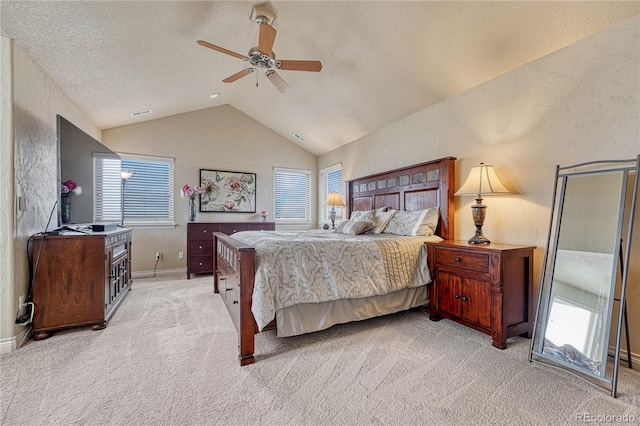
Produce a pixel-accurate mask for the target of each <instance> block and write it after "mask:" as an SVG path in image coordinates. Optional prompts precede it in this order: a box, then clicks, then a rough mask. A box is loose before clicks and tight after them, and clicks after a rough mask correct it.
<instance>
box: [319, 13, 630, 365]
mask: <svg viewBox="0 0 640 426" xmlns="http://www.w3.org/2000/svg"><path fill="white" fill-rule="evenodd" d="M639 33H640V17H635V18H633V19H631V20H628V21H626V22H623V23H621V24H619V25H617V26H615V27H613V28H611V29H609V30H607V31H604V32H602V33H600V34H596V35H593V36H591V37H589V38H587V39H585V40H582V41H580V42H578V43H575V44H574V45H571V46H569V47H567V48H565V49H563V50H561V51H558V52H555V53H553V54H551V55H549V56H547V57H544V58H541V59H539V60H536V61H534V62H531V63H529V64H526V65H524V66H522V67H520V68H518V69H516V70H514V71H512V72H509V73H507V74H504V75H502V76H500V77H498V78H496V79H493V80H491V81H489V82H487V83H485V84H483V85H481V86H479V87H476V88H474V89H471V90H469V91H467V92H465V93H462V94H460V95H458V96H455V97H453V98H450V99H447V100H445V101H443V102H441V103H439V104H437V105H435V106H433V107H431V108H427V109H425V110H422V111H419V112H417V113H415V114H412V115H410V116H408V117H406V118H404V119H402V120H400V121H398V122H396V123H393V124H391V125H389V126H386V127H384V128H382V129H380V130H378V131H376V132H375V133H373V134H370V135H367V136H365V137H363V138H361V139H359V140H357V141H355V142H353V143H350V144H348V145H346V146H345V147H342V148H340V149H337V150H335V151H332V152H330V153H328V154H326V155H323V156H321V157H320V158H319V160H318V167H319V168H322V167H326V166H328V165H330V164H334V163H335V162H337V161H342V165H343V176H344V178H345V180H348V179H351V178H355V177H358V176H363V175H369V174H372V173H375V172H379V171H382V170H387V169H394V168H398V167H401V166H405V165H410V164H414V163H419V162H422V161H427V160H430V159H436V158H440V157H445V156H454V157H457V158H458V161H457V164H456V168H457V170H456V183H457V184H456V188H459V187H460V185H461V183H462V181H463V179H464V178H466V176H467V174H468V173H469V170H470V169H471V167H473V166H474V165H477V164H478V163H479V162H485V163H487V164H493V165H494V166H495V168H496V171H497V173H498V175H499V176H500V178H501V179H502V180H503V182H504V183H505V184H506V185H507V187H508V188H510V189H511V190H512V191H514V194H512V195H508V196H500V197H485V199H484V203H485V204H486V205H488V209H487V219H486V221H485V226H484V228H483V230H484V234H485V235H486V236H487V237H488V238H489V239H491V240H492V241H495V242H502V243H511V244H533V245H536V246H538V247H539V249H538V250H537V251H536V257H537V259H536V275H535V279H534V282H535V284H536V287H537V284H538V282H539V279H540V270H541V266H540V265H541V259H542V256H543V248H544V246H545V245H546V239H547V228H548V223H549V219H550V207H551V201H552V200H551V198H552V190H553V186H554V185H553V184H554V175H555V168H556V165H557V164H560V165H563V166H567V165H572V164H577V163H581V162H585V161H592V160H605V159H606V160H609V159H629V158H635V157H636V156H637V155H638V154H640V139H639V108H638V102H639V101H640V88H639V81H640V80H639V79H640V73H639V68H640V61H639V56H640V54H639V46H638V40H639V39H640V34H639ZM398 147H401V148H398ZM473 202H474V200H473V197H463V198H457V200H456V221H455V223H456V238H458V239H468V238H470V237H471V236H473V235H474V230H475V227H474V225H473V222H472V219H471V210H470V206H471V204H472V203H473ZM639 216H640V214H639V213H638V212H636V217H637V218H638V219H636V228H635V229H636V232H635V237H634V240H633V253H632V261H631V264H630V274H629V276H630V278H629V289H628V292H627V296H628V306H629V317H630V318H629V319H630V322H631V324H640V261H639V259H640V222H638V221H639V220H640V217H639ZM631 332H632V339H631V340H632V342H631V343H632V350H633V351H634V353H636V356H638V357H640V355H638V354H640V328H639V327H632V330H631ZM634 348H635V349H634ZM637 364H638V363H636V365H637ZM639 368H640V367H639Z"/></svg>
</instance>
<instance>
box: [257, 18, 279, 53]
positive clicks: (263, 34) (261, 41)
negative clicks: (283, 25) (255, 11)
mask: <svg viewBox="0 0 640 426" xmlns="http://www.w3.org/2000/svg"><path fill="white" fill-rule="evenodd" d="M275 41H276V29H275V28H273V27H272V26H271V25H269V24H267V23H264V22H263V23H261V24H260V35H259V36H258V50H259V51H260V53H262V54H263V55H267V56H271V53H272V52H273V43H274V42H275Z"/></svg>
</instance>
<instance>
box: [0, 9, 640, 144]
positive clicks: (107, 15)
mask: <svg viewBox="0 0 640 426" xmlns="http://www.w3.org/2000/svg"><path fill="white" fill-rule="evenodd" d="M254 4H257V3H256V2H244V1H233V2H221V1H208V2H195V1H183V2H181V1H175V2H174V1H70V2H44V1H33V2H32V1H29V2H27V1H5V0H2V2H1V10H0V14H1V23H2V30H3V31H4V32H5V33H6V34H7V35H8V36H9V37H11V38H13V39H14V40H15V41H16V43H17V44H18V45H20V46H21V47H22V48H23V49H24V50H26V51H27V52H28V53H29V54H30V55H31V56H32V57H33V58H34V59H35V61H36V62H38V63H39V64H40V66H42V68H43V69H44V70H45V71H46V72H47V73H48V74H49V75H50V76H51V78H52V79H53V80H54V81H55V82H56V83H57V84H58V85H59V86H60V87H61V88H62V89H63V90H64V91H65V92H66V93H67V94H68V95H69V97H70V98H71V99H72V100H73V101H74V102H75V103H76V104H77V105H78V106H79V107H80V108H81V109H82V110H83V111H84V112H85V113H86V114H87V115H88V116H89V117H90V118H91V119H92V120H93V122H94V123H96V125H97V126H99V127H100V128H102V129H107V128H111V127H116V126H122V125H126V124H131V123H136V122H140V121H143V120H151V119H157V118H160V117H164V116H169V115H174V114H179V113H184V112H189V111H194V110H198V109H202V108H209V107H212V106H218V105H222V104H230V105H232V106H233V107H235V108H237V109H238V110H240V111H242V112H244V113H245V114H247V115H248V116H250V117H252V118H253V119H255V120H257V121H258V122H260V123H262V124H264V125H265V126H267V127H269V128H271V129H272V130H274V131H275V132H277V133H279V134H281V135H282V136H283V137H285V138H287V139H289V140H291V141H292V142H295V143H297V144H299V145H300V146H302V147H303V148H304V149H306V150H308V151H310V152H312V153H314V154H323V153H326V152H328V151H331V150H333V149H335V148H338V147H340V146H341V145H344V144H346V143H349V142H351V141H353V140H355V139H357V138H359V137H362V136H364V135H366V134H368V133H371V132H373V131H375V130H376V129H378V128H380V127H383V126H385V125H387V124H389V123H392V122H394V121H397V120H399V119H400V118H402V117H405V116H407V115H409V114H411V113H413V112H415V111H418V110H420V109H423V108H426V107H428V106H429V105H433V104H435V103H437V102H439V101H441V100H443V99H446V98H448V97H451V96H453V95H456V94H458V93H460V92H463V91H465V90H468V89H470V88H472V87H474V86H477V85H479V84H481V83H483V82H485V81H487V80H490V79H492V78H494V77H496V76H498V75H500V74H503V73H505V72H507V71H510V70H512V69H514V68H516V67H518V66H520V65H522V64H525V63H527V62H530V61H532V60H535V59H537V58H540V57H542V56H544V55H547V54H549V53H551V52H554V51H556V50H558V49H561V48H563V47H565V46H568V45H569V44H572V43H574V42H576V41H578V40H580V39H583V38H585V37H587V36H589V35H591V34H593V33H596V32H599V31H602V30H604V29H606V28H609V27H611V26H613V25H615V24H616V23H618V22H621V21H623V20H625V19H627V18H630V17H632V16H635V15H638V14H640V2H637V1H629V2H611V1H595V2H586V1H580V2H578V1H575V2H557V1H543V2H533V1H511V2H488V1H487V2H485V1H474V2H451V1H439V2H438V1H411V2H398V1H372V2H365V1H322V2H315V1H274V2H270V3H267V6H268V7H270V8H271V9H272V10H273V11H274V13H275V15H276V18H275V20H274V22H273V24H272V25H273V26H274V28H276V30H277V31H278V33H277V36H276V41H275V45H274V52H276V55H277V57H278V59H310V60H320V61H322V64H323V69H322V71H321V72H320V73H314V72H297V71H278V72H279V74H280V75H281V76H282V77H283V78H284V79H285V80H286V82H287V83H288V84H289V85H290V86H291V90H290V91H289V92H288V93H286V94H281V93H280V92H279V91H278V90H277V89H276V88H275V87H274V86H273V85H272V84H271V82H269V81H268V80H267V79H266V77H265V76H264V75H263V74H258V73H254V74H251V75H249V76H247V77H244V78H242V79H240V80H238V81H237V82H235V83H231V84H227V83H222V80H223V79H224V78H226V77H228V76H230V75H231V74H234V73H236V72H238V71H240V70H242V69H243V68H245V67H246V63H245V62H242V61H241V60H239V59H236V58H234V57H231V56H227V55H224V54H222V53H219V52H216V51H213V50H210V49H206V48H204V47H201V46H199V45H197V44H196V40H199V39H202V40H205V41H208V42H210V43H213V44H216V45H218V46H222V47H224V48H227V49H229V50H232V51H234V52H237V53H240V54H243V55H246V54H247V53H248V50H249V48H251V47H252V46H255V45H257V33H258V26H257V25H256V24H255V23H254V22H252V21H251V20H250V19H249V17H250V15H251V9H252V7H253V5H254ZM256 75H257V76H258V83H259V87H256ZM212 92H219V93H220V96H219V97H218V98H217V99H213V100H212V99H210V98H209V96H208V95H209V94H210V93H212ZM144 109H151V110H152V111H153V113H152V114H148V115H144V116H140V117H137V118H134V117H132V116H131V115H130V113H131V112H134V111H140V110H144ZM294 133H298V134H300V135H302V136H304V137H305V138H306V139H307V140H308V142H306V143H301V142H299V141H298V140H297V139H296V138H295V137H293V134H294Z"/></svg>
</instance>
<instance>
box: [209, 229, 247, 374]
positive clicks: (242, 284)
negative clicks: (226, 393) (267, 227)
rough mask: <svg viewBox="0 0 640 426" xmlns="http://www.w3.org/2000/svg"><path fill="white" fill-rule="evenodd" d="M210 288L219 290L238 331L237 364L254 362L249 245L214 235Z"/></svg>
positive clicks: (227, 237) (216, 233)
mask: <svg viewBox="0 0 640 426" xmlns="http://www.w3.org/2000/svg"><path fill="white" fill-rule="evenodd" d="M213 235H214V240H213V241H214V247H215V251H214V255H213V270H214V271H215V272H214V274H213V277H214V278H213V291H214V292H215V293H220V295H221V296H222V300H224V304H225V306H226V307H227V310H228V311H229V315H230V316H231V319H232V320H233V324H234V325H235V326H236V330H237V331H238V359H239V360H240V365H247V364H252V363H253V362H255V359H254V357H253V353H254V346H255V345H254V335H255V333H256V332H257V326H256V322H255V320H254V318H253V314H252V313H251V296H252V294H253V280H254V273H255V267H254V265H255V263H254V256H255V251H254V249H253V247H251V246H248V245H246V244H243V243H241V242H240V241H237V240H234V239H233V238H231V237H229V236H227V235H225V234H223V233H221V232H215V233H214V234H213Z"/></svg>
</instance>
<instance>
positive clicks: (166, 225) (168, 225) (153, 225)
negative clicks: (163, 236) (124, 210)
mask: <svg viewBox="0 0 640 426" xmlns="http://www.w3.org/2000/svg"><path fill="white" fill-rule="evenodd" d="M124 227H125V228H131V229H174V228H175V227H176V224H175V223H174V222H125V223H124Z"/></svg>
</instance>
